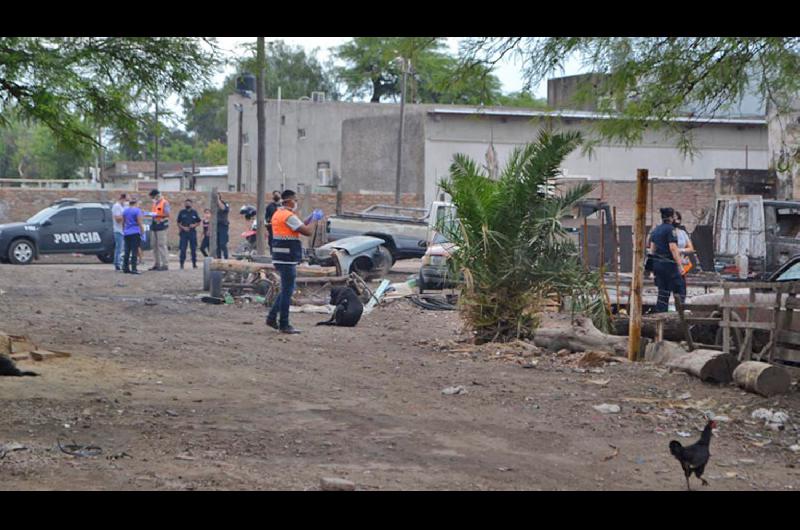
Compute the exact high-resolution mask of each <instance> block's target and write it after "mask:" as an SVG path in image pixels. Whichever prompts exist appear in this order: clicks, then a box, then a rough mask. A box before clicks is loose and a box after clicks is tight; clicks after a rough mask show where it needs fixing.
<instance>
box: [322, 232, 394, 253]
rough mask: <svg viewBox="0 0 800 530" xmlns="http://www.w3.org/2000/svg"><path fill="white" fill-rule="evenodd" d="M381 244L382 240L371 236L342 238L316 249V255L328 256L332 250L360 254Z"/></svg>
mask: <svg viewBox="0 0 800 530" xmlns="http://www.w3.org/2000/svg"><path fill="white" fill-rule="evenodd" d="M382 244H383V239H380V238H377V237H372V236H352V237H344V238H342V239H337V240H336V241H332V242H330V243H328V244H326V245H322V246H321V247H319V248H317V249H316V251H317V255H318V256H319V255H322V254H325V255H327V254H330V252H331V251H332V250H334V249H336V250H344V251H345V252H347V253H348V254H350V255H351V256H352V255H355V254H360V253H361V252H366V251H368V250H372V249H373V248H375V247H377V246H378V245H382Z"/></svg>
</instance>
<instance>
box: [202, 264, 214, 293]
mask: <svg viewBox="0 0 800 530" xmlns="http://www.w3.org/2000/svg"><path fill="white" fill-rule="evenodd" d="M212 259H214V258H212V257H211V256H206V257H205V258H203V290H204V291H208V290H209V289H210V288H211V260H212Z"/></svg>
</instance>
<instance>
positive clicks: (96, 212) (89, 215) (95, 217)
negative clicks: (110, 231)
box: [81, 208, 105, 223]
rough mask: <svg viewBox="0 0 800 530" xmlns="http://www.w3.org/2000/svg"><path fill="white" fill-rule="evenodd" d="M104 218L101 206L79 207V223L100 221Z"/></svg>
mask: <svg viewBox="0 0 800 530" xmlns="http://www.w3.org/2000/svg"><path fill="white" fill-rule="evenodd" d="M104 219H105V210H103V208H81V223H98V222H99V223H102V222H103V220H104Z"/></svg>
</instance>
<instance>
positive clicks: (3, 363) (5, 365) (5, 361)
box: [0, 355, 39, 377]
mask: <svg viewBox="0 0 800 530" xmlns="http://www.w3.org/2000/svg"><path fill="white" fill-rule="evenodd" d="M0 375H11V376H15V377H20V376H23V375H39V374H37V373H35V372H23V371H22V370H20V369H19V368H17V367H16V365H14V361H12V360H11V359H9V358H8V357H6V356H5V355H0Z"/></svg>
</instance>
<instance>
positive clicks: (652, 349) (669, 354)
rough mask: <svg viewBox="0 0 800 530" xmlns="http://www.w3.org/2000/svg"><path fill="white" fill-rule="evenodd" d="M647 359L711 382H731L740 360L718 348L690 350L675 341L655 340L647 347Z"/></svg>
mask: <svg viewBox="0 0 800 530" xmlns="http://www.w3.org/2000/svg"><path fill="white" fill-rule="evenodd" d="M645 360H646V361H649V362H653V363H655V364H660V365H663V366H666V367H667V368H670V369H673V370H679V371H681V372H686V373H687V374H690V375H693V376H695V377H697V378H699V379H700V380H701V381H706V382H709V383H730V382H731V381H732V380H733V371H734V369H735V368H736V365H737V364H738V361H737V360H736V358H735V357H734V356H733V355H729V354H725V353H722V352H719V351H716V350H694V351H691V352H688V351H686V350H684V349H683V348H682V347H681V346H679V345H678V344H675V343H674V342H667V341H661V342H655V343H653V344H650V345H648V346H647V348H646V349H645Z"/></svg>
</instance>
